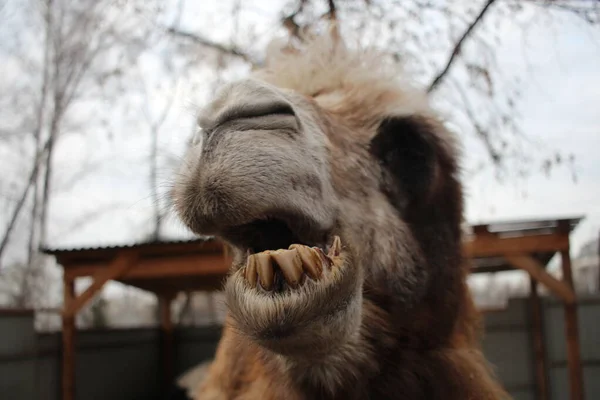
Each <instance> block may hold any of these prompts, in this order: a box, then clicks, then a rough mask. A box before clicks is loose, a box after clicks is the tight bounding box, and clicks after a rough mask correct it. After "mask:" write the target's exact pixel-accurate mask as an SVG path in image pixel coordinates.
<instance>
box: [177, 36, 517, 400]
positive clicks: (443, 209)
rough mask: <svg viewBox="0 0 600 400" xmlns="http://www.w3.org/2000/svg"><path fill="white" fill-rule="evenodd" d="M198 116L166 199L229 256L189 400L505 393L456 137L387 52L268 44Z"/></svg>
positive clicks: (327, 43) (334, 44)
mask: <svg viewBox="0 0 600 400" xmlns="http://www.w3.org/2000/svg"><path fill="white" fill-rule="evenodd" d="M198 126H199V131H198V134H197V136H196V138H195V139H194V143H193V144H192V145H191V146H190V148H189V150H188V152H187V154H186V156H185V162H184V163H183V165H182V167H181V170H180V173H179V174H178V177H177V178H176V182H175V184H174V189H173V192H172V199H173V204H174V208H175V210H176V212H177V214H178V216H179V218H180V219H181V221H182V222H183V223H185V225H187V226H188V227H189V228H190V229H191V230H192V231H193V232H195V233H197V234H199V235H211V236H216V237H218V238H220V239H221V240H223V241H225V242H226V243H227V244H228V245H229V246H231V249H232V254H233V263H232V266H231V270H230V274H229V276H228V278H227V280H226V282H225V284H224V290H225V293H226V302H227V307H228V315H227V318H226V321H225V325H224V329H223V334H222V338H221V340H220V343H219V345H218V348H217V351H216V355H215V358H214V361H213V362H212V363H211V364H210V365H209V366H204V367H203V368H205V369H206V370H207V372H206V374H205V375H204V376H203V378H202V379H199V380H196V381H198V383H197V384H195V387H194V388H193V390H191V391H190V394H191V396H192V397H193V398H195V399H208V400H217V399H218V400H225V399H227V400H233V399H236V400H242V399H244V400H246V399H265V400H269V399H291V400H295V399H298V400H300V399H345V400H346V399H407V400H409V399H410V400H414V399H444V400H466V399H476V400H480V399H502V398H508V395H507V394H506V393H505V392H504V390H503V389H502V388H501V386H500V385H499V384H498V382H497V380H496V378H495V377H494V375H493V373H492V371H491V369H490V367H489V365H488V363H487V361H486V360H485V358H484V356H483V355H482V352H481V351H480V345H479V340H480V326H479V317H478V314H477V312H476V309H475V307H474V305H473V303H472V299H471V296H470V293H469V290H468V287H467V285H466V274H467V262H466V260H465V259H464V258H463V255H462V252H461V248H462V247H461V243H462V231H461V223H462V221H463V195H462V187H461V182H460V179H459V151H458V143H457V138H456V137H455V135H453V134H452V133H451V132H450V131H449V130H448V129H447V128H446V127H445V124H444V122H443V121H442V120H441V119H440V117H439V116H438V115H437V113H436V112H435V111H434V110H433V109H432V107H431V106H430V105H429V104H428V99H427V97H426V95H425V94H424V93H423V92H422V91H419V90H417V89H415V88H413V87H411V86H410V85H408V84H407V83H406V82H405V80H404V79H403V77H402V73H401V72H400V71H398V69H397V68H395V66H394V65H393V64H391V63H387V62H386V61H385V57H384V56H383V55H382V54H378V53H377V52H375V51H372V50H368V49H350V48H349V47H347V46H344V45H343V44H342V43H341V42H340V41H336V40H334V39H332V38H327V37H320V38H313V39H312V40H309V41H306V42H305V43H303V44H302V45H297V46H296V47H295V48H290V47H282V46H280V47H277V48H271V50H270V51H269V56H268V60H267V62H266V64H265V66H264V67H262V68H261V69H258V70H256V71H253V72H252V74H251V75H250V76H249V77H248V78H246V79H242V80H239V81H236V82H233V83H229V84H226V85H224V86H223V87H222V88H221V89H220V90H219V91H218V93H216V94H215V97H214V99H213V100H212V102H211V103H210V104H209V105H208V106H207V107H205V108H204V109H203V110H202V111H201V112H200V115H199V117H198Z"/></svg>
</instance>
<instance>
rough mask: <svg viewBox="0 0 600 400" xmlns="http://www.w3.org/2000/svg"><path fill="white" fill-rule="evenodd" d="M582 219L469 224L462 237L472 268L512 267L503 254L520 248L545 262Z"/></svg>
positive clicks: (496, 269)
mask: <svg viewBox="0 0 600 400" xmlns="http://www.w3.org/2000/svg"><path fill="white" fill-rule="evenodd" d="M582 219H583V217H581V216H578V217H570V218H555V219H538V220H534V219H532V220H520V221H501V222H492V223H485V224H477V225H472V226H470V227H469V229H468V231H467V234H466V238H465V241H466V244H465V247H466V248H467V255H468V256H470V257H471V258H472V269H471V272H473V273H484V272H499V271H508V270H512V269H514V267H513V266H512V265H511V264H510V263H508V262H507V260H506V257H505V256H506V255H507V254H511V253H515V254H516V253H523V252H525V253H527V254H529V255H530V256H531V257H533V258H534V259H536V260H537V261H538V262H539V263H540V264H541V265H544V266H546V265H547V264H548V263H549V262H550V260H551V259H552V258H553V257H554V256H555V255H556V253H557V252H558V251H560V250H564V249H567V250H568V246H569V240H568V235H569V234H570V233H571V232H572V231H573V230H574V229H575V228H576V227H577V225H578V224H579V222H580V221H581V220H582ZM494 248H496V249H497V250H501V251H495V250H494ZM469 249H470V251H469ZM469 253H471V254H469Z"/></svg>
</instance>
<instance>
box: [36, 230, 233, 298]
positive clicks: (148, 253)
mask: <svg viewBox="0 0 600 400" xmlns="http://www.w3.org/2000/svg"><path fill="white" fill-rule="evenodd" d="M44 252H45V253H46V254H51V255H54V256H55V257H56V261H57V262H58V263H59V264H60V265H62V267H63V269H64V273H65V276H66V277H68V278H71V279H74V278H77V277H84V276H96V275H97V274H99V273H102V271H103V270H106V269H108V268H109V266H110V265H111V263H113V262H114V261H115V260H117V259H118V258H119V257H120V256H123V255H130V256H133V257H135V263H134V265H133V266H132V267H131V268H128V269H127V271H126V272H124V273H123V274H120V276H117V277H115V278H114V280H116V281H118V282H121V283H124V284H127V285H131V286H135V287H138V288H140V289H144V290H149V291H151V292H154V293H161V292H177V291H188V290H216V289H219V288H220V287H221V281H222V279H223V277H224V276H225V275H226V273H227V270H228V267H229V263H230V260H229V258H228V256H227V252H226V251H225V246H224V245H223V243H221V242H220V241H217V240H214V239H197V240H188V241H170V242H146V243H136V244H130V245H126V246H110V247H92V248H74V249H45V250H44ZM111 279H112V278H111Z"/></svg>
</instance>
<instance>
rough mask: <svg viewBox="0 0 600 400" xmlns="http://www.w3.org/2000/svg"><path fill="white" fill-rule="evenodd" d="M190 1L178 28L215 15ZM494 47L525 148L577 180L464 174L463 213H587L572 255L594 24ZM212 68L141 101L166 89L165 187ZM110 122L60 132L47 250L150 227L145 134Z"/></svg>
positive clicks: (585, 164)
mask: <svg viewBox="0 0 600 400" xmlns="http://www.w3.org/2000/svg"><path fill="white" fill-rule="evenodd" d="M262 3H265V2H264V1H263V2H259V3H256V5H253V6H252V7H251V8H249V9H248V10H247V15H246V16H245V17H248V18H266V19H268V18H271V17H272V16H269V15H268V10H269V7H268V5H265V4H262ZM266 3H268V2H266ZM194 7H198V8H197V9H194V10H192V11H193V12H188V13H186V15H185V16H184V18H183V20H182V25H185V24H186V23H187V24H193V23H194V18H195V17H197V16H198V15H199V14H202V18H203V20H207V21H211V18H210V15H211V13H213V12H214V13H215V15H222V14H221V13H222V10H216V11H215V10H211V9H203V8H202V7H204V6H200V5H198V6H194ZM215 7H217V8H219V7H221V6H219V5H217V6H215ZM222 7H225V6H222ZM186 19H187V22H186ZM224 23H226V24H230V23H232V22H231V21H217V20H212V22H210V24H212V26H207V27H205V29H206V30H211V29H212V30H211V31H212V32H216V33H215V37H214V39H215V40H219V39H220V38H219V34H218V33H219V30H218V29H215V28H217V27H218V26H219V25H222V24H224ZM262 30H263V34H264V35H269V34H271V33H272V32H273V31H274V30H273V28H269V27H268V26H267V27H265V26H263V28H262ZM496 52H497V54H496V57H497V59H498V62H499V68H500V69H502V68H504V69H506V70H507V71H523V72H522V73H520V72H519V76H521V77H522V78H523V82H522V87H521V92H522V94H523V96H522V99H521V101H520V103H519V110H520V112H521V114H522V115H523V118H522V128H523V131H524V132H526V133H527V135H529V136H530V137H532V138H533V139H534V140H535V141H536V145H535V146H533V147H532V149H537V148H541V149H546V148H550V149H554V148H556V149H560V150H561V151H563V152H564V153H573V154H574V155H575V159H576V161H575V170H576V181H574V180H573V177H572V174H571V171H570V170H569V169H568V168H560V169H558V170H556V171H554V172H553V173H552V174H551V175H550V176H549V177H547V176H545V175H544V174H542V173H534V174H532V176H531V177H530V178H528V179H526V180H518V181H514V180H510V181H508V182H499V181H498V180H497V179H496V178H495V177H494V173H493V171H492V170H490V169H484V170H481V171H478V173H477V174H472V175H467V176H465V186H466V217H467V220H468V222H471V223H481V222H489V221H502V220H515V219H532V218H551V217H557V216H585V219H584V221H583V222H582V223H581V225H580V226H579V227H578V228H577V230H576V231H575V232H574V234H573V235H572V241H573V249H574V250H575V252H577V250H578V249H579V247H581V246H582V245H583V244H584V243H585V242H586V241H587V240H589V239H591V238H595V237H597V236H598V234H599V232H600V161H599V157H598V154H599V153H600V150H599V149H600V112H599V111H598V110H599V106H598V104H599V103H600V29H597V28H596V29H595V30H592V29H589V28H585V27H583V26H582V22H581V21H580V20H577V19H568V18H565V19H564V21H562V22H561V23H557V24H544V23H538V24H533V25H532V26H530V27H529V28H528V30H527V33H526V34H525V35H523V34H522V33H521V30H520V29H516V27H515V26H511V25H510V24H507V25H506V26H504V27H503V30H502V32H501V45H500V46H499V47H498V48H497V49H496ZM143 65H144V66H145V67H144V68H147V71H146V75H147V76H148V77H149V80H150V81H153V82H150V83H156V82H160V79H161V78H160V75H161V74H160V71H161V70H160V68H161V67H160V66H159V65H158V64H157V63H156V62H155V61H153V60H152V59H151V58H149V59H148V60H145V62H144V64H143ZM239 72H240V71H238V73H239ZM242 72H243V71H242ZM210 74H211V73H210V71H207V70H203V69H199V70H198V72H197V75H198V76H197V79H196V81H197V82H196V84H195V85H194V86H193V88H192V87H191V86H189V85H186V84H185V82H180V84H179V85H177V86H176V90H175V91H174V92H173V91H165V90H162V89H149V93H150V96H149V97H150V99H151V101H150V104H148V105H147V106H148V107H149V109H150V110H151V112H152V113H153V114H158V113H159V112H160V110H161V109H162V107H164V106H165V103H166V101H165V99H166V98H170V97H171V96H174V97H173V98H174V103H173V106H172V107H171V108H170V111H169V114H168V118H167V123H166V124H165V125H164V127H163V129H162V130H161V133H160V137H159V143H160V148H161V152H162V153H163V161H164V162H162V163H161V168H160V174H159V175H160V181H161V185H160V186H161V191H162V192H163V193H166V192H167V190H168V187H169V185H170V183H171V182H172V179H173V176H174V170H173V163H172V162H167V161H165V160H166V159H167V158H169V159H172V160H178V159H179V158H180V157H181V155H182V154H183V151H184V147H185V142H186V140H187V138H188V137H189V134H190V132H191V131H192V129H193V121H194V114H195V112H196V111H197V107H196V105H198V104H201V103H202V102H203V101H205V100H206V99H207V98H208V95H209V93H210V90H211V87H210V86H208V85H207V84H203V82H207V81H209V80H210V79H208V77H210ZM203 77H206V78H204V79H203ZM154 81H156V82H154ZM149 86H150V85H149ZM110 106H111V105H110V104H106V107H110ZM144 107H145V105H144V100H143V99H141V98H132V101H131V110H132V111H131V112H133V113H136V112H137V113H139V112H141V111H142V109H143V108H144ZM113 122H114V123H115V125H117V124H120V129H118V130H116V131H115V132H114V133H113V139H112V140H104V139H97V140H93V139H92V140H90V137H89V136H86V137H85V138H84V137H83V136H81V135H68V136H65V137H63V138H62V139H61V142H60V146H58V148H57V153H56V157H55V158H56V160H59V162H58V163H57V166H56V168H57V169H56V171H57V176H59V177H60V179H58V182H57V184H56V187H57V188H58V189H59V190H57V191H56V194H55V195H54V197H53V198H52V202H51V213H50V223H49V226H50V235H49V238H48V242H49V243H48V245H49V246H50V247H85V246H103V245H119V244H130V243H134V242H140V241H143V240H145V238H146V237H147V234H148V233H149V231H150V227H151V225H152V221H151V219H150V215H151V210H152V201H151V197H150V190H149V188H148V177H147V171H146V170H145V169H143V168H141V167H140V166H141V165H143V164H144V162H145V160H146V159H147V158H148V156H149V143H150V141H149V135H148V134H147V130H144V128H143V126H142V127H141V126H140V125H139V124H134V123H133V122H131V121H129V120H128V119H127V118H126V117H122V119H120V120H118V121H113ZM479 151H480V150H479V148H478V147H477V146H475V145H474V144H473V143H470V142H469V141H468V140H467V141H466V143H465V151H464V158H465V159H464V164H465V165H466V166H467V167H469V166H473V164H474V160H475V158H476V157H475V156H479V155H480V154H476V153H477V152H479ZM81 165H90V166H93V173H92V174H90V175H88V176H86V177H85V178H84V179H81V180H79V181H77V183H76V184H75V185H74V186H71V187H66V188H64V190H63V189H61V187H62V185H63V184H64V182H65V181H68V180H69V177H70V176H73V175H74V174H75V173H76V172H77V171H78V170H79V169H80V168H81ZM94 166H95V167H94ZM74 171H75V172H74ZM98 210H100V211H102V212H97V211H98ZM165 234H166V236H167V237H169V238H185V237H190V236H191V235H190V233H189V232H188V231H187V229H186V228H185V227H184V226H182V224H181V223H180V222H178V221H177V219H176V218H174V217H172V216H171V217H169V218H167V219H166V221H165Z"/></svg>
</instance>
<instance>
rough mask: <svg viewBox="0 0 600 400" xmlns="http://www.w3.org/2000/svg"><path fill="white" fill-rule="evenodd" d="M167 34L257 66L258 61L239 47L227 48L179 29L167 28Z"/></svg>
mask: <svg viewBox="0 0 600 400" xmlns="http://www.w3.org/2000/svg"><path fill="white" fill-rule="evenodd" d="M167 32H168V33H170V34H171V35H173V36H179V37H182V38H186V39H189V40H191V41H192V42H194V43H197V44H199V45H201V46H204V47H209V48H211V49H213V50H217V51H218V52H220V53H222V54H227V55H230V56H234V57H238V58H241V59H242V60H244V61H246V62H248V63H250V64H253V65H255V64H257V63H256V61H254V60H252V58H251V57H250V56H249V55H248V54H246V53H244V52H243V51H242V50H240V49H239V48H237V47H227V46H225V45H222V44H220V43H216V42H213V41H212V40H209V39H207V38H204V37H202V36H199V35H197V34H195V33H191V32H185V31H182V30H179V29H177V28H167Z"/></svg>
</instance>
